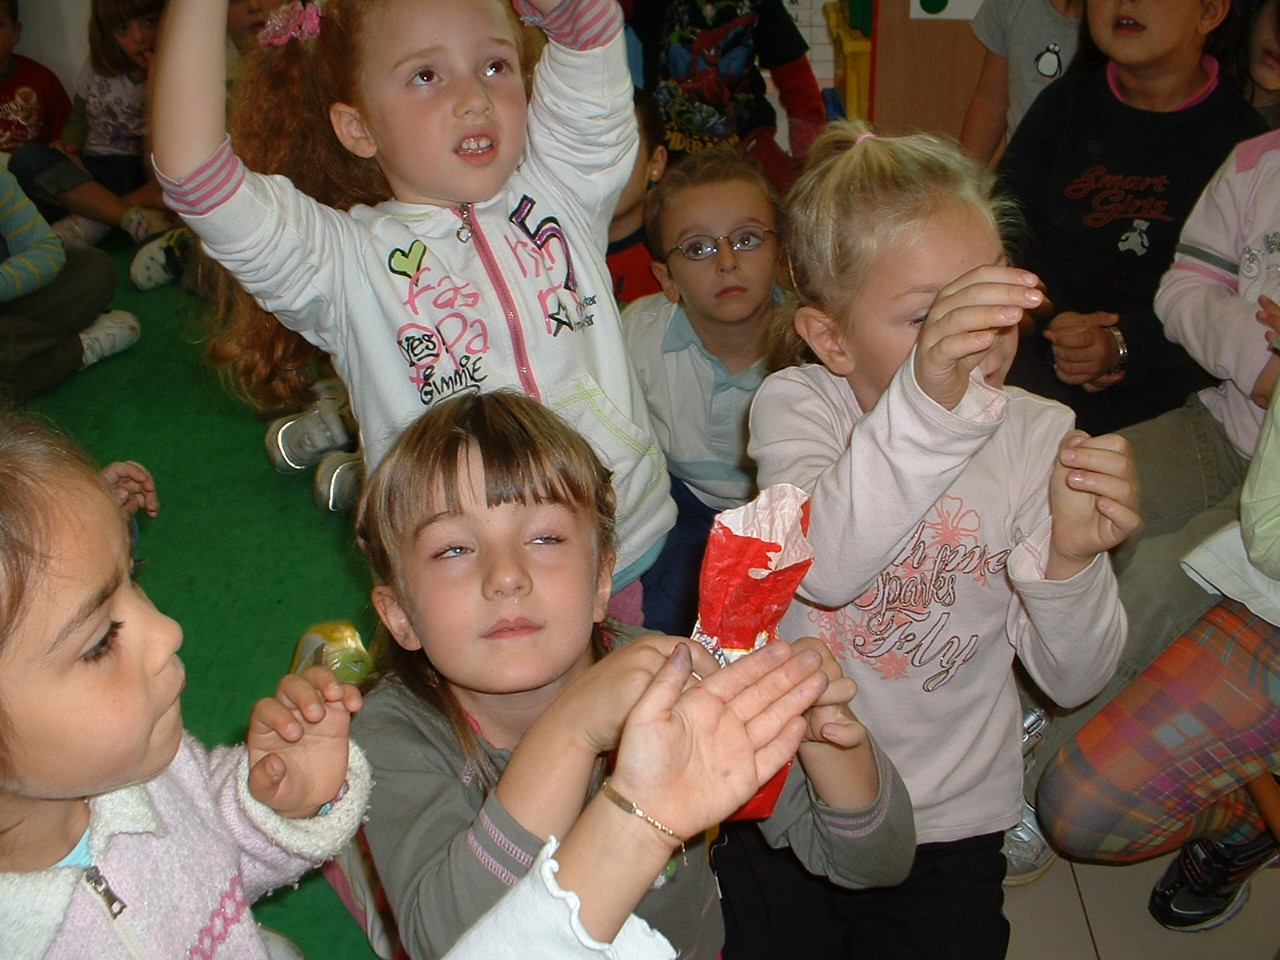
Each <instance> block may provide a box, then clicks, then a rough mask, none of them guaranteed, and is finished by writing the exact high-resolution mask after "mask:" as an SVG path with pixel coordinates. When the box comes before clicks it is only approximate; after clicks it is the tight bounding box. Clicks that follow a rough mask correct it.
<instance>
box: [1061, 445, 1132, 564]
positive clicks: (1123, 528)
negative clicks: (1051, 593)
mask: <svg viewBox="0 0 1280 960" xmlns="http://www.w3.org/2000/svg"><path fill="white" fill-rule="evenodd" d="M1137 503H1138V477H1137V473H1136V471H1135V470H1134V466H1133V456H1132V454H1131V453H1130V452H1129V444H1128V441H1126V440H1125V439H1124V438H1123V437H1121V436H1119V435H1118V434H1105V435H1103V436H1100V437H1090V436H1089V435H1088V434H1087V433H1085V432H1084V431H1083V430H1072V431H1069V432H1068V433H1067V435H1066V436H1064V437H1063V438H1062V443H1061V444H1060V445H1059V447H1058V459H1057V462H1056V463H1054V466H1053V473H1052V474H1051V476H1050V480H1049V512H1050V514H1051V515H1052V517H1053V534H1052V537H1051V538H1050V541H1049V558H1048V561H1047V563H1046V566H1045V578H1046V579H1048V580H1067V579H1070V578H1071V577H1074V576H1075V575H1076V574H1077V573H1079V572H1080V571H1081V570H1083V569H1084V568H1085V567H1087V566H1088V565H1089V564H1090V563H1092V562H1093V558H1094V557H1095V556H1097V555H1098V554H1099V553H1102V552H1104V551H1106V550H1110V549H1111V548H1112V547H1114V546H1116V545H1117V544H1119V543H1121V542H1123V541H1124V539H1125V538H1126V537H1128V536H1129V534H1131V533H1133V532H1134V531H1135V530H1137V529H1138V527H1139V525H1140V524H1141V520H1140V519H1139V517H1138V513H1137Z"/></svg>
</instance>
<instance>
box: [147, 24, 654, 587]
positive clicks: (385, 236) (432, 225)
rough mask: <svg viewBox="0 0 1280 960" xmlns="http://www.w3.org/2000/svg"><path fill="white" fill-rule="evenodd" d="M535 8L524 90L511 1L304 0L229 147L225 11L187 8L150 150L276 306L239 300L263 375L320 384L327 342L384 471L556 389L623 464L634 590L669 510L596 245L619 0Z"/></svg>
mask: <svg viewBox="0 0 1280 960" xmlns="http://www.w3.org/2000/svg"><path fill="white" fill-rule="evenodd" d="M519 2H520V10H521V12H522V13H524V14H526V15H528V17H529V19H531V20H533V21H536V22H538V23H539V24H540V25H541V26H542V27H543V28H544V29H545V30H546V31H547V33H548V35H549V36H550V37H551V42H550V44H549V45H548V46H547V48H546V50H545V51H544V53H543V57H542V60H541V62H540V64H539V66H538V69H537V71H536V75H535V76H534V79H533V93H532V97H531V99H530V101H529V102H528V103H526V95H525V87H526V85H525V76H524V72H523V70H522V68H521V52H522V37H523V36H524V33H523V31H522V29H521V28H520V25H519V24H518V23H517V22H516V20H515V17H514V15H513V13H512V11H511V9H510V6H509V4H508V3H506V2H505V0H480V2H476V0H372V2H370V0H331V2H327V3H324V4H323V5H312V6H305V7H304V6H302V5H301V4H300V3H297V2H294V3H291V4H289V5H288V6H286V7H284V8H282V10H281V11H278V12H277V13H276V14H274V15H273V17H272V20H271V24H270V25H269V26H268V29H267V30H266V31H264V37H263V41H262V42H263V44H264V46H263V49H262V51H261V54H260V55H259V56H257V57H256V58H253V59H255V60H256V63H254V64H252V65H250V66H248V67H247V69H246V71H245V72H244V73H243V74H242V75H241V78H240V80H239V81H238V84H239V87H238V91H239V97H238V98H239V99H240V100H241V101H242V102H245V103H247V104H251V105H252V106H251V109H250V110H249V111H247V114H246V116H244V117H243V118H242V119H243V121H244V122H243V123H242V124H241V125H240V128H239V129H238V130H237V132H236V139H235V141H234V143H230V142H228V141H227V135H226V129H227V127H226V122H225V118H224V110H225V88H224V85H223V80H224V77H223V70H224V66H223V40H222V38H223V37H224V35H225V30H226V13H227V11H226V2H225V0H218V2H207V0H174V2H172V3H171V5H170V7H169V10H168V14H167V15H166V18H165V25H164V35H163V37H162V40H161V43H160V49H159V55H158V57H157V61H156V65H155V78H156V93H155V113H154V123H155V137H154V145H155V163H156V167H157V169H158V171H159V173H160V175H161V180H162V182H163V184H164V186H165V190H166V194H167V196H168V198H169V202H170V204H171V205H172V206H173V207H174V209H175V210H177V211H178V212H179V213H180V214H181V215H182V216H183V218H184V219H185V220H186V221H187V222H188V224H190V226H191V227H192V228H193V229H194V230H195V231H196V233H197V234H199V235H200V237H201V239H202V240H203V242H204V245H205V248H206V249H207V250H208V251H209V253H210V254H211V255H212V256H213V257H214V258H215V259H217V260H218V261H220V262H221V263H222V264H223V265H224V266H226V267H227V268H228V269H229V270H230V271H231V273H232V274H234V275H235V277H236V279H238V280H239V281H240V283H241V284H242V285H243V286H244V287H245V289H246V290H248V291H249V293H251V294H252V295H253V297H255V298H256V300H257V302H258V304H259V305H260V306H261V307H263V308H265V309H267V310H270V311H273V312H274V313H275V315H276V317H277V318H278V320H279V323H277V322H276V320H275V319H272V318H271V317H269V316H266V315H264V314H262V313H261V311H260V310H257V311H256V312H252V311H250V312H246V313H244V314H243V317H244V318H245V319H246V324H247V327H246V329H245V330H244V334H245V339H243V340H242V341H241V347H242V348H243V349H242V350H241V351H240V356H241V357H242V358H243V359H244V360H245V361H246V362H247V363H254V364H257V365H258V367H257V370H258V373H260V374H261V378H260V381H259V382H260V383H264V382H271V383H273V384H276V385H277V386H280V388H281V389H282V390H284V391H285V392H286V393H287V384H285V383H284V381H287V380H289V378H290V377H293V378H294V380H293V381H292V382H293V383H294V385H295V386H298V387H301V388H302V389H303V390H304V391H305V390H306V389H309V381H308V370H309V368H307V364H306V360H305V359H303V360H301V361H298V364H293V361H294V360H295V359H297V358H298V357H299V356H300V355H299V354H298V353H296V352H293V353H291V352H290V351H291V350H295V349H296V346H297V343H296V337H297V336H299V335H300V336H301V337H304V338H305V339H306V341H307V342H308V343H310V344H312V345H313V348H319V349H320V350H322V351H324V352H326V353H328V354H330V355H331V356H332V358H333V362H334V366H335V368H336V370H337V372H338V374H339V376H340V377H341V378H342V380H343V382H345V383H346V385H347V387H348V390H349V392H350V396H351V402H352V408H353V410H354V412H355V415H356V420H357V421H358V422H359V425H360V432H361V440H362V443H363V450H364V456H365V461H366V463H367V465H368V466H369V467H370V468H372V467H374V466H376V464H377V463H378V462H379V461H380V460H381V459H382V457H383V456H384V454H385V453H386V451H387V450H388V449H389V447H390V445H391V443H392V442H393V441H394V439H395V437H396V435H397V434H398V433H399V432H400V430H402V429H403V428H404V427H405V426H406V425H407V424H408V423H410V422H412V421H413V420H415V419H416V418H417V417H418V416H419V415H420V414H421V413H422V412H423V411H424V410H426V409H428V408H430V407H432V406H434V405H435V404H436V403H438V402H440V401H442V400H444V399H446V398H448V397H451V396H454V395H456V394H459V393H472V392H476V391H487V390H494V389H498V388H500V387H514V388H516V389H518V390H520V391H521V392H522V393H524V394H526V395H528V396H530V397H533V398H535V399H538V400H540V401H542V402H543V403H546V404H547V405H548V406H550V407H552V408H553V409H555V410H557V411H558V412H560V413H561V414H562V415H564V416H565V417H566V418H568V419H569V420H570V421H571V422H572V423H574V424H575V425H576V426H577V427H578V428H579V429H580V430H582V432H583V433H584V434H585V435H586V436H587V437H588V438H589V439H590V440H591V442H592V443H594V444H595V445H596V449H597V450H599V451H600V453H601V455H602V457H603V458H604V460H605V462H606V463H607V465H608V466H609V468H610V469H611V470H612V471H613V472H614V477H615V481H616V483H617V485H618V495H619V511H618V516H619V570H618V574H617V582H618V585H619V586H622V585H625V584H628V583H630V582H632V581H634V580H635V578H636V577H638V576H639V574H640V573H641V572H642V571H643V570H644V569H645V568H646V567H647V566H648V565H649V564H650V563H652V561H653V558H654V557H655V556H656V555H657V552H658V549H659V548H660V546H661V540H662V536H663V535H664V534H665V532H666V531H667V529H668V528H669V527H670V526H671V523H672V521H673V519H674V516H675V508H674V506H673V505H672V504H671V501H670V494H669V492H668V489H667V478H666V468H665V465H664V463H663V460H662V453H661V451H660V450H659V449H658V446H657V443H656V442H655V440H654V438H653V432H652V428H651V427H650V424H649V415H648V411H647V410H646V409H645V404H644V398H643V396H642V395H641V393H640V390H639V387H638V386H637V384H636V382H635V377H634V375H633V374H632V372H631V369H630V366H629V364H628V363H627V359H626V352H625V348H624V347H623V345H622V335H621V330H620V328H619V324H618V313H617V307H616V305H615V304H614V301H613V297H612V294H611V289H612V286H611V283H610V280H609V274H608V271H607V270H606V269H605V265H604V258H603V254H602V251H603V249H604V238H605V234H606V230H607V227H608V223H609V219H610V217H611V216H612V214H613V210H614V206H615V203H616V201H617V198H618V194H619V192H620V191H621V189H622V185H623V183H624V182H625V181H626V178H627V176H628V174H629V173H630V170H631V166H632V164H631V161H632V159H633V157H634V154H635V150H636V140H637V138H636V127H635V114H634V110H633V107H632V92H631V91H632V87H631V83H630V78H629V75H628V71H627V65H626V57H625V51H624V42H623V40H622V36H621V27H622V17H621V12H620V11H619V10H618V8H617V6H616V4H614V3H613V2H612V0H565V2H563V3H560V2H554V0H538V2H537V3H528V2H525V0H519ZM283 130H288V131H290V132H289V133H288V135H283V136H282V134H281V131H283ZM233 148H234V150H238V151H243V152H245V153H247V154H249V155H250V159H251V160H253V159H255V158H256V159H260V160H262V165H263V167H264V168H265V170H266V171H267V172H271V173H280V174H285V175H287V176H289V177H295V178H297V181H296V183H295V182H293V181H291V180H290V179H286V177H284V176H275V177H267V176H262V175H260V174H259V173H257V172H254V171H253V170H251V169H246V165H245V164H244V163H242V162H241V160H240V158H239V157H237V155H236V154H235V153H234V152H233ZM253 165H254V164H253V163H252V162H251V163H250V164H249V166H250V167H252V166H253ZM317 198H318V199H317ZM330 204H332V206H331V205H330ZM366 204H369V205H366ZM334 206H337V207H338V208H339V209H337V210H335V209H334ZM255 309H256V308H255ZM264 323H265V324H266V326H263V324H264ZM280 324H283V325H284V327H282V326H280ZM285 327H287V328H288V330H286V329H285ZM289 331H295V333H289ZM250 340H252V341H253V344H254V346H252V347H249V346H247V345H248V344H249V341H250ZM259 348H261V349H259ZM302 356H305V355H302ZM291 364H293V365H292V366H291ZM299 364H300V365H299ZM251 379H252V377H251ZM299 399H305V400H307V401H309V400H310V399H314V398H312V397H305V398H304V397H303V396H301V395H300V396H299ZM638 594H639V590H638V587H637V588H636V589H635V591H634V592H633V593H632V595H631V597H630V598H629V599H631V600H632V602H633V605H634V606H635V607H637V608H638V603H636V602H635V601H638Z"/></svg>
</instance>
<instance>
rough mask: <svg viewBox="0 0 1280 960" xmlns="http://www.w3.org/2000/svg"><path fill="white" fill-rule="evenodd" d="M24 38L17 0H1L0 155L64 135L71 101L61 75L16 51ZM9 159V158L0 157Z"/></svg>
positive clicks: (3, 160)
mask: <svg viewBox="0 0 1280 960" xmlns="http://www.w3.org/2000/svg"><path fill="white" fill-rule="evenodd" d="M21 39H22V21H21V19H20V18H19V16H18V0H3V2H0V154H10V153H13V151H14V150H16V149H17V148H18V147H19V146H21V145H22V144H24V143H27V142H29V141H32V140H34V141H35V142H37V143H48V142H50V141H51V140H53V139H54V138H55V137H58V136H61V135H62V128H63V126H65V125H66V122H67V118H68V117H69V116H70V115H71V100H70V99H69V98H68V97H67V91H66V90H64V89H63V87H62V81H61V80H59V79H58V75H57V74H55V73H54V72H53V71H52V70H50V69H49V68H48V67H46V66H45V65H44V64H42V63H37V62H36V61H35V60H32V59H31V58H30V57H24V56H23V55H22V54H20V53H14V52H13V48H14V47H16V46H17V45H18V41H19V40H21ZM0 162H7V157H0Z"/></svg>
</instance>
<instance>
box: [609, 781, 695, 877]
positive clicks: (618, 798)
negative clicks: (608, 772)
mask: <svg viewBox="0 0 1280 960" xmlns="http://www.w3.org/2000/svg"><path fill="white" fill-rule="evenodd" d="M609 779H610V778H609V777H605V778H604V783H602V784H600V792H601V793H603V794H604V795H605V798H606V799H608V800H609V801H610V802H611V803H612V804H613V805H614V806H615V807H617V808H618V809H619V810H622V811H623V812H624V813H634V814H635V815H636V816H637V817H639V818H640V819H641V820H643V821H644V822H645V823H647V824H649V826H651V827H654V828H656V829H657V830H659V831H661V832H662V833H665V834H666V835H667V836H668V837H670V838H671V839H672V840H674V841H675V842H676V843H678V844H680V853H681V855H683V854H684V839H683V838H682V837H681V836H680V835H679V834H678V833H676V832H675V831H674V830H672V829H671V828H670V827H668V826H667V825H666V824H665V823H662V822H661V821H659V820H657V819H656V818H654V817H651V816H649V814H647V813H645V812H644V811H643V810H641V809H640V808H639V807H637V806H636V805H635V804H634V803H632V802H631V801H630V800H628V799H627V798H626V797H624V796H623V795H622V794H620V793H619V792H618V791H617V790H615V789H613V784H611V783H610V782H609ZM685 862H686V863H687V862H688V861H687V860H686V861H685Z"/></svg>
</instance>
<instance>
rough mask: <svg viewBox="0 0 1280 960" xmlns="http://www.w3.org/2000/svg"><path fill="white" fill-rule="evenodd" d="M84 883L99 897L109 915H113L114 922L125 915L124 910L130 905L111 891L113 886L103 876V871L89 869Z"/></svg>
mask: <svg viewBox="0 0 1280 960" xmlns="http://www.w3.org/2000/svg"><path fill="white" fill-rule="evenodd" d="M84 882H85V883H87V884H88V885H89V889H90V890H92V891H93V892H94V893H96V894H97V895H98V899H99V900H101V901H102V904H103V906H105V907H106V908H107V913H108V914H110V915H111V919H112V920H115V919H116V918H117V917H119V916H120V914H122V913H124V909H125V907H126V906H128V904H126V903H125V902H124V901H123V900H121V899H120V898H119V897H117V896H116V893H115V891H114V890H112V889H111V885H110V884H109V883H107V878H106V877H104V876H103V875H102V871H101V870H99V869H98V868H97V867H88V868H87V869H86V870H85V872H84Z"/></svg>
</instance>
